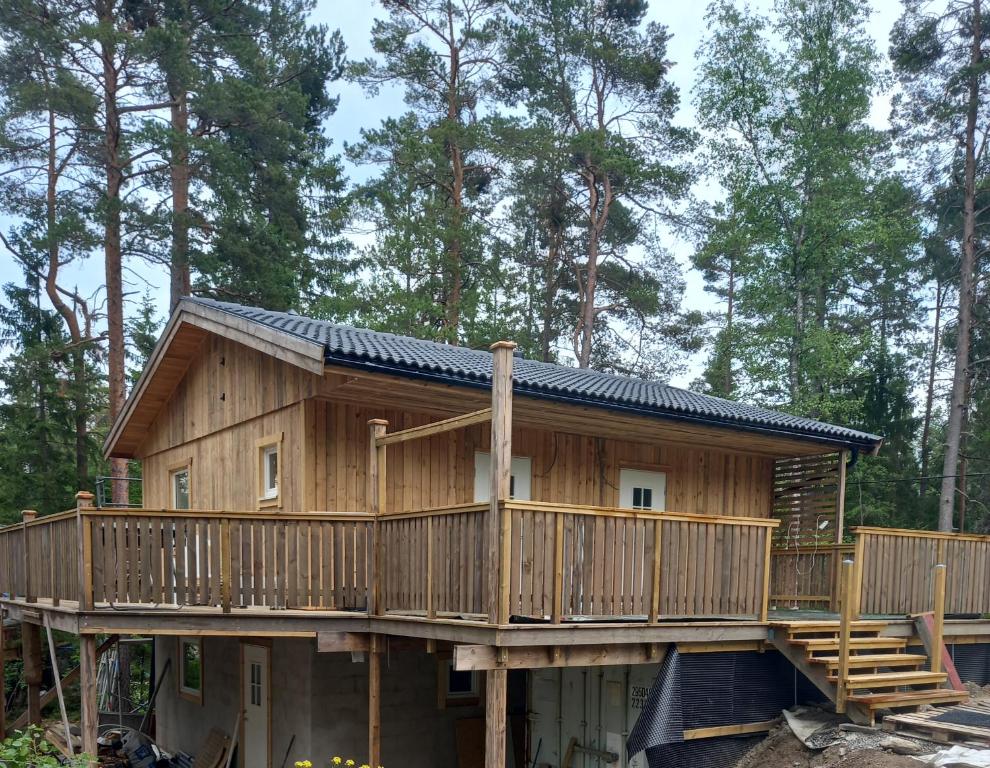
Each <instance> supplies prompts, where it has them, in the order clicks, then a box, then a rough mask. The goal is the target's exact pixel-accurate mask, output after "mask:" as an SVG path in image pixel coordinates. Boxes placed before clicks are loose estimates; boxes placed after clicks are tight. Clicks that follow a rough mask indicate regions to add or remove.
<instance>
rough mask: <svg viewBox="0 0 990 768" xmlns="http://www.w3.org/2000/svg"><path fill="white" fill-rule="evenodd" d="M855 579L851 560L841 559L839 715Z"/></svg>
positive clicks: (843, 698) (842, 708)
mask: <svg viewBox="0 0 990 768" xmlns="http://www.w3.org/2000/svg"><path fill="white" fill-rule="evenodd" d="M854 581H855V579H854V576H853V562H852V560H843V561H842V575H841V576H840V579H839V607H840V610H841V612H840V614H839V669H838V674H837V677H836V682H835V711H836V712H838V713H839V714H840V715H841V714H843V713H844V712H845V711H846V696H847V695H848V691H847V690H846V682H847V681H848V680H849V638H850V637H851V635H852V622H853V605H852V590H853V583H854Z"/></svg>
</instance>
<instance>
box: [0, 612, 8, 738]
mask: <svg viewBox="0 0 990 768" xmlns="http://www.w3.org/2000/svg"><path fill="white" fill-rule="evenodd" d="M3 614H4V611H3V608H0V741H3V740H4V739H6V738H7V687H6V684H5V682H4V681H5V680H6V679H7V677H6V673H7V670H6V663H7V648H6V640H7V633H6V631H5V630H4V626H3Z"/></svg>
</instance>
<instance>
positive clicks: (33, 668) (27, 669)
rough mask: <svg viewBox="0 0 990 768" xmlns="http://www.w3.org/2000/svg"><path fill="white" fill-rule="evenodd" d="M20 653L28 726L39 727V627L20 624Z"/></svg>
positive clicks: (40, 676) (40, 672)
mask: <svg viewBox="0 0 990 768" xmlns="http://www.w3.org/2000/svg"><path fill="white" fill-rule="evenodd" d="M21 651H22V652H23V654H24V682H25V683H26V684H27V718H28V724H29V725H41V679H42V674H43V672H42V662H41V627H39V626H38V625H37V624H29V623H28V622H26V621H25V622H21Z"/></svg>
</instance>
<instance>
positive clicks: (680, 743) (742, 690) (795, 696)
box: [626, 648, 822, 768]
mask: <svg viewBox="0 0 990 768" xmlns="http://www.w3.org/2000/svg"><path fill="white" fill-rule="evenodd" d="M821 699H822V695H821V694H820V693H819V692H818V691H817V689H815V687H814V686H813V685H812V684H811V683H810V682H809V681H808V680H807V679H806V678H805V677H804V675H802V674H800V673H799V672H798V671H797V670H796V669H795V668H794V667H793V666H791V664H790V663H789V662H788V661H787V659H785V658H784V657H783V656H781V655H780V654H779V653H776V652H767V653H756V652H754V651H731V652H721V653H687V654H680V653H678V652H677V651H676V650H674V649H673V648H672V649H671V650H670V652H669V653H668V654H667V657H666V658H665V659H664V661H663V664H662V665H661V667H660V672H659V673H658V674H657V677H656V680H655V681H654V683H653V687H652V688H651V689H650V692H649V694H648V696H647V699H646V703H645V704H644V705H643V709H642V711H641V712H640V716H639V719H638V720H637V721H636V724H635V725H634V726H633V729H632V732H631V733H630V734H629V738H628V739H627V741H626V753H627V754H628V756H629V757H630V758H632V757H633V756H634V755H637V754H639V753H640V752H645V753H646V760H647V763H648V764H649V766H650V768H695V767H696V766H711V768H730V766H732V765H734V764H735V763H736V761H737V760H738V759H739V758H740V757H741V756H742V755H743V754H745V752H746V751H748V750H749V749H750V748H751V747H752V746H753V745H754V744H756V743H758V742H759V741H760V740H761V739H762V737H761V736H757V737H753V736H745V737H723V738H712V739H698V740H692V741H684V731H685V730H689V729H693V728H707V727H713V726H720V725H738V724H742V723H756V722H762V721H764V720H772V719H773V718H775V717H778V716H779V715H780V712H781V710H783V709H787V708H788V707H791V706H794V705H795V704H799V703H806V702H810V701H821Z"/></svg>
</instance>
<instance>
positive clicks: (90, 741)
mask: <svg viewBox="0 0 990 768" xmlns="http://www.w3.org/2000/svg"><path fill="white" fill-rule="evenodd" d="M96 653H97V652H96V635H79V707H80V710H81V712H80V718H79V728H80V730H81V731H82V751H83V752H84V753H86V754H87V755H90V756H92V757H94V758H95V757H96V749H97V746H96V736H97V730H98V729H99V714H98V712H97V708H96V674H97V665H96Z"/></svg>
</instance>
